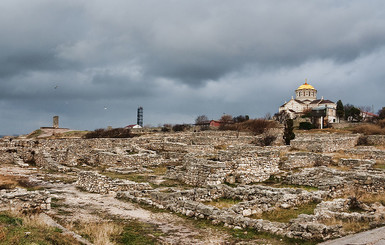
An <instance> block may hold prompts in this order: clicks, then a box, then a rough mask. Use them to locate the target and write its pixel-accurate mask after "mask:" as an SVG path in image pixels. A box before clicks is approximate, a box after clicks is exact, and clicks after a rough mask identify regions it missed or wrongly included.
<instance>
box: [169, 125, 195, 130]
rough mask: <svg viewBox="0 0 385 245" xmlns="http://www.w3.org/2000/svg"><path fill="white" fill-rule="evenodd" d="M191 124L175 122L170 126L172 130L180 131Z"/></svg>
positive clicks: (188, 127)
mask: <svg viewBox="0 0 385 245" xmlns="http://www.w3.org/2000/svg"><path fill="white" fill-rule="evenodd" d="M190 128H191V126H190V125H188V124H176V125H174V126H173V127H172V130H173V131H174V132H181V131H185V130H188V129H190Z"/></svg>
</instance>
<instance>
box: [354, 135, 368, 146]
mask: <svg viewBox="0 0 385 245" xmlns="http://www.w3.org/2000/svg"><path fill="white" fill-rule="evenodd" d="M357 145H369V143H368V136H360V137H359V138H358V140H357Z"/></svg>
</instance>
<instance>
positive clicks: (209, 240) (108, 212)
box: [1, 166, 227, 244]
mask: <svg viewBox="0 0 385 245" xmlns="http://www.w3.org/2000/svg"><path fill="white" fill-rule="evenodd" d="M1 173H2V174H7V175H18V176H20V175H23V176H28V177H29V178H30V179H31V180H32V181H34V182H37V183H39V185H41V186H44V187H45V188H47V189H48V190H49V191H50V192H51V194H52V195H53V197H54V198H56V199H58V200H60V203H61V210H59V209H56V208H53V209H52V210H51V211H50V212H49V215H50V216H51V217H54V219H55V217H57V218H60V219H61V223H63V222H65V223H71V222H76V221H77V220H81V221H82V222H95V221H103V220H105V221H108V216H109V217H110V218H111V216H113V217H118V218H120V219H124V220H133V219H135V220H138V221H140V222H143V223H147V224H151V225H154V226H156V227H157V228H158V229H159V230H160V231H161V232H162V233H163V234H162V235H160V237H159V240H160V242H161V243H165V244H225V243H226V242H225V241H226V237H227V235H226V234H223V233H219V232H218V231H215V230H213V229H210V228H208V229H199V228H197V227H195V226H194V225H193V223H192V222H191V221H189V220H187V219H183V218H181V217H178V216H177V215H175V214H172V213H166V212H159V213H158V212H151V211H149V210H146V209H143V208H141V207H139V206H138V205H137V204H134V203H129V202H125V201H121V200H118V199H116V198H114V196H112V195H101V194H95V193H87V192H82V191H79V190H78V189H76V188H75V186H74V184H64V183H62V182H56V181H49V182H47V181H45V180H44V179H46V177H47V176H46V175H47V173H41V172H40V171H39V170H36V169H25V168H24V169H21V168H18V167H16V166H6V167H4V166H2V167H1ZM49 175H50V177H52V176H51V174H49ZM55 175H57V176H56V177H62V178H64V177H66V176H65V174H55Z"/></svg>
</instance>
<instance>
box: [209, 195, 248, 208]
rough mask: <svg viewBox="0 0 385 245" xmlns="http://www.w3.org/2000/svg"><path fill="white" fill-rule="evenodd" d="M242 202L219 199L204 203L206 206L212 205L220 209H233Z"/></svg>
mask: <svg viewBox="0 0 385 245" xmlns="http://www.w3.org/2000/svg"><path fill="white" fill-rule="evenodd" d="M239 202H241V200H234V199H227V198H219V199H217V200H213V201H210V202H204V204H205V205H210V206H213V207H216V208H219V209H226V208H231V207H232V206H234V205H236V204H238V203H239Z"/></svg>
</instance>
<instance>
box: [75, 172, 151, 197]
mask: <svg viewBox="0 0 385 245" xmlns="http://www.w3.org/2000/svg"><path fill="white" fill-rule="evenodd" d="M75 184H76V186H77V187H78V188H80V189H82V190H85V191H88V192H93V193H101V194H107V193H110V192H117V191H125V190H140V191H141V190H151V189H152V187H151V186H150V185H149V184H148V183H137V182H134V181H129V180H122V179H112V178H109V177H107V176H103V175H101V174H98V173H97V172H93V171H83V172H80V173H79V174H78V180H77V181H76V183H75Z"/></svg>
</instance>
